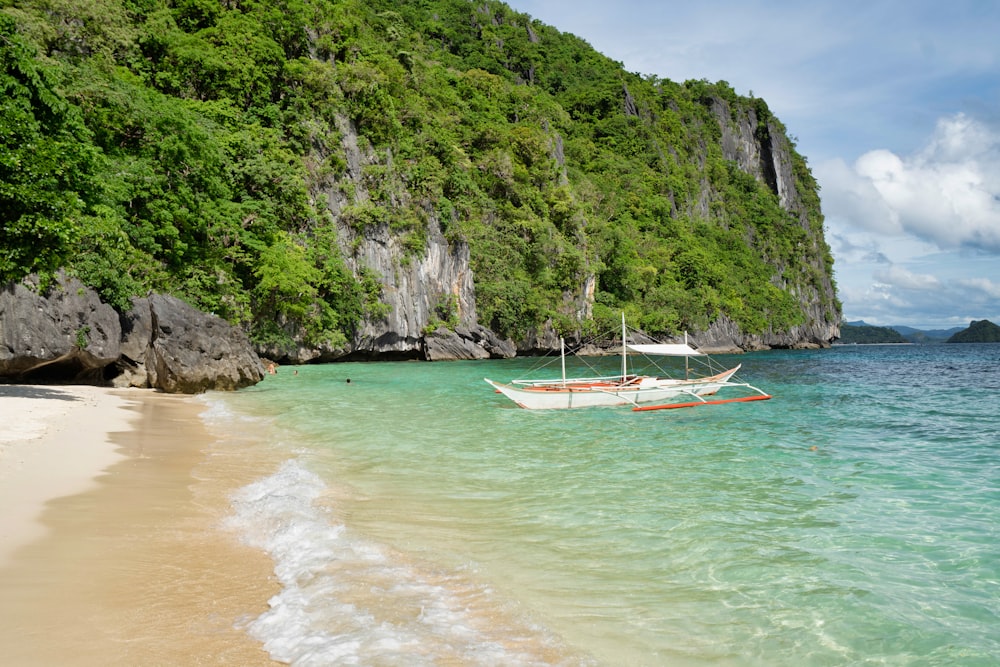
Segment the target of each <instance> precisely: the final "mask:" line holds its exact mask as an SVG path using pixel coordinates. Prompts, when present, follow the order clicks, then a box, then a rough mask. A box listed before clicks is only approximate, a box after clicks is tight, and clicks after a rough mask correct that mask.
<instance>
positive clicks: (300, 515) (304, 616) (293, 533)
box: [226, 459, 579, 665]
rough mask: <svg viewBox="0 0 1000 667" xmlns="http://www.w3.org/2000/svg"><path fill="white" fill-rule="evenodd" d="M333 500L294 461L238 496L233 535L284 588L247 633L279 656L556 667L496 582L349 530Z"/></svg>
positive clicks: (539, 634)
mask: <svg viewBox="0 0 1000 667" xmlns="http://www.w3.org/2000/svg"><path fill="white" fill-rule="evenodd" d="M327 494H329V489H328V487H327V485H326V484H325V482H324V481H323V480H322V479H321V478H320V477H319V476H318V475H316V474H315V473H313V472H311V471H310V470H309V469H308V468H307V467H306V465H305V464H304V463H303V462H302V461H300V460H298V459H290V460H288V461H286V462H285V463H284V464H282V465H281V466H280V468H279V469H278V470H277V471H276V472H275V473H274V474H272V475H270V476H268V477H266V478H264V479H261V480H258V481H256V482H254V483H252V484H250V485H248V486H246V487H244V488H242V489H240V490H239V491H238V492H237V493H236V494H234V496H233V498H232V506H233V513H232V515H231V516H230V517H229V518H228V520H227V522H226V523H227V527H228V528H229V529H232V530H235V531H237V532H238V534H239V535H240V536H241V539H242V540H244V541H245V542H246V543H247V544H249V545H251V546H254V547H256V548H259V549H261V550H263V551H265V552H266V553H268V554H269V555H270V556H271V558H272V559H273V560H274V564H275V565H274V573H275V576H276V577H277V579H278V582H279V583H280V585H281V590H280V592H279V593H277V594H276V595H275V596H273V597H272V598H271V599H270V600H269V602H268V604H269V607H270V608H269V610H268V611H266V612H265V613H263V614H261V615H260V616H259V617H257V618H256V619H253V620H252V621H250V622H249V623H247V625H246V630H247V631H248V632H249V633H250V635H251V636H253V637H254V638H256V639H258V640H259V641H261V642H262V643H263V645H264V648H265V649H266V650H267V651H268V652H269V653H270V655H271V657H272V658H273V659H275V660H279V661H282V662H288V663H291V664H295V665H330V664H384V665H395V664H399V665H403V664H406V665H424V664H426V665H432V664H440V663H441V662H442V661H444V662H455V661H457V662H460V663H462V664H486V665H494V664H505V665H535V664H552V662H551V661H550V660H548V659H547V658H545V659H543V658H542V657H541V655H543V654H544V653H546V652H547V651H549V650H550V649H551V642H550V641H549V640H548V638H546V636H545V633H544V632H543V631H541V630H539V629H537V628H531V627H530V626H529V625H525V624H522V623H521V622H520V621H517V622H511V621H510V619H508V618H505V613H504V612H503V611H501V610H500V609H499V608H498V607H499V603H498V602H497V601H496V600H494V599H493V592H492V591H491V590H490V588H489V587H488V586H486V585H484V584H481V583H476V582H474V581H472V580H471V579H470V578H468V577H466V576H464V575H463V573H461V572H448V571H442V569H441V568H440V567H437V566H427V565H424V564H421V563H419V562H415V561H413V560H412V559H408V558H407V557H405V556H403V555H401V554H399V553H396V552H395V551H394V550H393V549H391V548H390V547H388V546H386V545H381V544H377V543H375V542H373V541H371V540H368V539H366V538H364V537H362V536H360V535H356V534H352V533H351V531H349V530H348V529H347V528H345V526H344V525H343V523H341V522H339V521H337V520H336V517H335V515H334V512H331V510H330V509H329V507H326V506H324V504H323V502H322V499H323V497H324V496H326V495H327ZM547 647H548V648H547ZM550 657H551V656H550ZM555 662H559V660H556V661H555ZM576 664H579V663H576Z"/></svg>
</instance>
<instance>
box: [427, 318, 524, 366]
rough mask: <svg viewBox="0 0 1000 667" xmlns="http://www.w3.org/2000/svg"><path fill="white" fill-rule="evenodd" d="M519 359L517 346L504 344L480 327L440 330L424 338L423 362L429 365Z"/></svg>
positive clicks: (445, 328)
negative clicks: (427, 362)
mask: <svg viewBox="0 0 1000 667" xmlns="http://www.w3.org/2000/svg"><path fill="white" fill-rule="evenodd" d="M516 355H517V349H516V348H515V346H514V343H513V342H511V341H507V340H502V339H501V338H500V337H498V336H497V335H496V334H495V333H493V332H492V331H490V330H489V329H487V328H485V327H481V326H478V325H477V326H474V327H461V326H460V327H456V328H455V329H454V330H451V329H448V328H447V327H438V328H437V329H436V330H434V331H433V332H431V333H429V334H427V335H425V336H424V358H425V359H427V361H446V360H447V361H452V360H457V359H510V358H511V357H514V356H516Z"/></svg>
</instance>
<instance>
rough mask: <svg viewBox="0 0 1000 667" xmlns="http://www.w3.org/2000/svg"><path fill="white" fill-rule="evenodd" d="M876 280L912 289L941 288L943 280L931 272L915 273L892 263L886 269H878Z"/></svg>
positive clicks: (875, 275)
mask: <svg viewBox="0 0 1000 667" xmlns="http://www.w3.org/2000/svg"><path fill="white" fill-rule="evenodd" d="M874 277H875V279H876V280H878V281H879V282H881V283H885V284H887V285H892V286H894V287H900V288H903V289H912V290H939V289H941V281H940V280H939V279H938V278H937V277H936V276H932V275H929V274H920V273H913V272H912V271H908V270H906V269H904V268H903V267H901V266H896V265H892V266H890V267H889V268H888V269H886V270H884V271H876V272H875V274H874Z"/></svg>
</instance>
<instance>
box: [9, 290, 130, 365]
mask: <svg viewBox="0 0 1000 667" xmlns="http://www.w3.org/2000/svg"><path fill="white" fill-rule="evenodd" d="M120 350H121V325H120V324H119V322H118V313H116V312H115V310H114V309H113V308H112V307H111V306H109V305H107V304H106V303H103V302H101V300H100V299H99V298H98V296H97V294H96V293H95V292H94V291H93V290H91V289H89V288H86V287H84V286H83V284H82V283H80V282H79V281H78V280H76V279H75V278H66V277H65V276H60V278H59V280H58V281H57V284H56V285H55V286H54V287H53V288H52V289H51V290H50V291H49V293H48V294H47V295H44V294H42V293H40V291H39V289H38V282H37V279H34V280H28V281H25V283H17V284H10V285H7V286H6V287H5V288H3V290H2V291H0V378H11V379H18V378H23V379H24V380H30V381H36V382H43V383H44V382H46V381H49V380H51V379H61V380H65V381H70V382H83V383H99V382H100V380H101V379H102V378H103V375H104V369H105V368H107V367H108V366H109V365H110V364H112V363H114V362H115V361H116V360H117V359H118V357H119V355H120V353H121V351H120Z"/></svg>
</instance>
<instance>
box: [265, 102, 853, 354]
mask: <svg viewBox="0 0 1000 667" xmlns="http://www.w3.org/2000/svg"><path fill="white" fill-rule="evenodd" d="M623 94H624V97H625V99H624V103H625V105H626V107H628V102H629V99H630V97H629V94H628V91H627V90H625V91H624V92H623ZM632 104H633V106H634V102H633V103H632ZM712 112H713V117H714V118H715V119H716V121H717V122H718V124H719V128H720V133H721V140H720V145H721V149H722V151H723V154H724V157H725V158H726V159H728V160H732V161H733V162H734V163H736V164H737V165H738V167H739V168H740V169H741V170H742V171H744V172H746V173H748V174H750V175H752V176H753V177H754V178H755V179H757V180H758V181H760V182H762V183H764V184H766V185H767V187H768V188H769V189H770V190H771V191H772V192H774V193H775V194H776V195H777V197H778V199H779V201H780V204H781V206H782V208H784V209H785V210H787V211H789V212H791V213H793V214H794V215H795V216H797V217H798V219H799V220H800V222H801V225H802V227H803V229H804V230H805V231H806V232H807V233H808V234H809V238H810V243H811V245H812V247H811V248H808V249H803V253H804V257H803V258H802V260H803V261H804V262H807V263H808V264H809V266H811V267H812V268H813V274H814V275H821V276H823V279H822V281H821V284H820V286H819V287H817V286H815V285H811V284H799V283H790V282H787V281H786V280H785V278H784V274H783V271H782V270H781V269H782V267H777V269H778V270H777V272H776V278H775V284H776V286H777V287H779V288H781V289H783V290H789V291H791V292H792V293H793V294H794V295H795V297H796V298H797V299H798V300H799V301H800V303H801V305H802V309H803V311H804V313H805V314H806V322H805V323H803V324H802V325H799V326H795V327H793V328H792V329H790V330H784V331H767V332H765V333H758V334H747V333H744V332H743V331H741V330H740V328H739V327H738V325H736V324H735V323H734V322H733V321H732V320H730V319H729V318H728V317H726V316H725V315H724V314H723V315H722V316H721V317H719V318H717V319H716V320H715V321H714V322H712V323H711V324H710V326H709V327H708V329H707V330H704V331H693V332H689V333H690V335H691V337H692V340H693V341H694V342H695V343H696V344H698V345H700V346H701V347H703V348H704V349H706V350H712V351H741V350H758V349H768V348H775V347H778V348H795V347H825V346H828V345H829V343H830V341H832V340H833V339H834V338H836V336H837V333H838V330H839V323H840V315H839V311H838V309H837V306H836V293H835V288H834V285H833V283H832V280H831V278H830V276H829V272H828V271H827V270H826V267H825V266H824V265H823V259H822V258H823V256H824V253H823V252H822V251H823V250H824V249H826V241H825V239H824V238H823V235H822V229H818V230H817V229H813V228H811V226H810V221H809V217H808V215H807V212H806V208H805V205H804V203H803V196H802V194H801V193H800V188H801V187H802V186H801V185H800V184H798V183H797V182H796V177H795V174H794V171H793V159H792V152H791V149H792V147H791V144H790V142H789V140H788V138H787V137H786V136H785V133H784V129H783V128H782V127H781V126H780V124H778V123H777V122H776V121H774V120H773V119H765V120H764V121H763V122H762V121H761V120H760V119H759V118H758V114H757V111H756V110H755V109H754V108H752V107H742V106H741V107H736V108H733V107H731V106H730V104H729V103H728V102H726V101H724V100H722V99H714V100H713V101H712ZM339 129H340V131H341V148H342V150H343V152H344V154H345V155H346V162H347V165H348V168H347V170H346V173H345V178H344V179H342V180H340V181H337V182H333V181H327V182H323V183H317V184H316V185H315V187H316V190H315V192H314V197H315V199H316V200H317V201H322V202H325V204H326V207H327V208H328V210H329V213H330V214H331V216H332V217H333V219H334V220H335V221H336V224H337V229H338V237H339V244H340V247H341V251H342V252H343V254H344V255H345V257H347V260H348V264H349V266H350V267H351V269H352V270H353V271H354V272H355V274H356V275H362V274H368V275H372V276H374V277H376V279H377V280H378V281H379V282H380V284H381V288H382V294H381V300H382V302H383V303H384V304H385V306H386V310H385V312H384V314H383V315H381V316H377V317H369V318H367V319H366V320H365V321H364V323H363V325H362V326H361V327H360V329H359V330H358V331H357V334H356V336H355V338H354V340H353V341H352V342H351V345H350V346H349V349H344V350H336V351H325V352H324V351H318V350H310V349H307V348H301V349H299V350H298V351H297V352H296V353H295V354H284V355H281V354H279V355H275V354H273V352H272V353H271V355H270V356H277V357H278V358H279V359H281V360H284V361H293V362H294V361H305V360H311V359H317V360H320V361H331V360H335V359H409V358H419V359H481V358H490V357H494V358H496V357H510V356H514V354H516V353H517V352H518V351H519V352H520V353H522V354H525V353H528V354H534V353H540V352H545V351H547V350H551V349H553V348H555V347H558V336H556V335H554V334H553V332H552V331H551V330H542V331H535V330H532V331H531V332H529V334H528V336H527V337H526V338H524V339H522V340H518V341H512V340H507V341H503V340H500V339H499V338H497V336H496V335H495V334H493V333H492V332H491V331H489V329H488V328H486V327H484V326H483V325H482V323H480V322H479V321H478V319H477V313H476V285H475V277H474V275H473V271H472V269H471V267H470V263H469V248H468V246H467V244H466V243H465V242H463V241H461V240H449V239H448V238H446V237H445V236H444V234H443V233H442V232H441V228H440V224H439V221H438V219H437V218H436V215H435V214H434V213H433V211H429V212H428V215H427V220H428V223H427V233H426V238H425V242H424V243H423V246H422V247H421V248H419V249H417V250H416V251H414V250H413V248H412V247H409V246H407V245H406V244H405V243H404V240H403V239H402V238H401V236H400V235H399V234H397V233H394V232H393V231H392V229H391V227H390V225H389V224H388V223H383V224H378V225H372V226H367V227H363V228H361V229H359V228H357V227H356V226H353V225H352V224H351V223H350V220H349V216H348V215H346V214H345V212H346V211H348V209H349V208H350V207H351V206H357V205H359V204H361V205H363V204H365V203H368V202H369V201H370V195H369V191H368V187H367V184H366V183H367V181H366V178H365V176H364V171H365V167H366V166H369V165H380V166H381V167H383V169H382V172H381V173H382V174H384V176H383V178H385V179H393V178H394V176H393V169H392V155H391V153H382V154H378V153H375V152H373V151H368V152H364V151H362V150H361V149H360V148H359V142H358V136H357V133H356V131H355V128H354V127H353V125H352V123H351V122H350V121H348V120H346V119H341V121H340V126H339ZM552 144H553V146H556V147H560V148H561V140H560V138H559V136H558V134H556V133H553V134H552ZM706 150H707V148H706ZM553 158H554V159H556V160H557V161H558V162H559V164H560V168H562V169H564V164H563V155H562V151H561V150H559V151H555V152H554V153H553ZM381 187H383V189H384V187H385V184H384V183H383V184H381ZM388 189H389V190H391V192H392V193H393V196H394V198H395V199H396V200H397V201H396V203H399V202H401V201H405V200H407V199H408V198H409V197H410V195H409V193H408V192H407V190H406V188H405V185H404V184H403V183H401V182H395V183H393V184H392V185H391V187H389V188H388ZM346 192H350V193H351V195H352V196H351V197H348V196H347V195H346V194H345V193H346ZM812 194H813V195H815V193H812ZM718 196H719V195H718V193H714V192H712V191H711V189H710V188H709V187H708V185H707V184H705V187H704V190H703V191H702V193H701V195H700V196H699V198H698V202H699V203H698V207H699V208H700V210H699V211H695V212H694V213H695V214H700V215H703V216H705V217H710V216H711V215H712V214H711V210H712V207H711V202H712V201H713V199H716V198H718ZM594 283H595V276H594V275H592V274H591V275H589V276H587V278H586V280H585V281H584V283H583V284H581V285H580V286H579V289H578V291H577V292H576V293H572V294H567V295H566V299H567V302H568V304H570V308H569V309H570V310H571V311H573V313H574V315H575V316H578V317H579V316H586V315H587V314H588V313H589V312H590V309H591V307H592V305H593V299H594ZM448 319H450V322H446V321H445V320H448ZM264 354H267V352H266V351H265V352H264Z"/></svg>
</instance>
